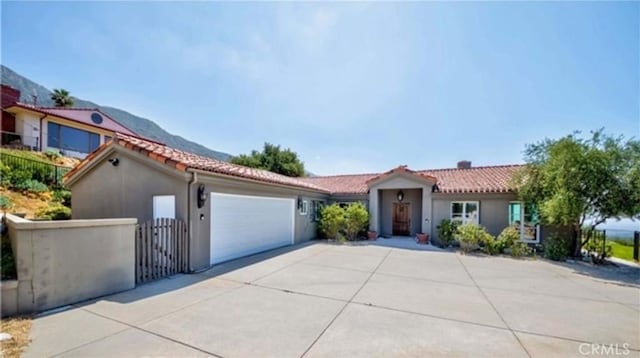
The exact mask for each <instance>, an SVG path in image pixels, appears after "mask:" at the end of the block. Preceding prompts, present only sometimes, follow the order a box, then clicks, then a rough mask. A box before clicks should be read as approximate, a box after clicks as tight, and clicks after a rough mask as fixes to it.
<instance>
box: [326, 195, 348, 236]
mask: <svg viewBox="0 0 640 358" xmlns="http://www.w3.org/2000/svg"><path fill="white" fill-rule="evenodd" d="M344 222H345V218H344V210H343V209H342V208H341V207H340V205H338V204H337V203H333V204H331V205H329V206H325V207H324V208H322V211H321V213H320V230H322V232H323V233H324V234H325V235H326V237H327V239H337V238H338V233H339V232H340V229H342V226H343V225H344Z"/></svg>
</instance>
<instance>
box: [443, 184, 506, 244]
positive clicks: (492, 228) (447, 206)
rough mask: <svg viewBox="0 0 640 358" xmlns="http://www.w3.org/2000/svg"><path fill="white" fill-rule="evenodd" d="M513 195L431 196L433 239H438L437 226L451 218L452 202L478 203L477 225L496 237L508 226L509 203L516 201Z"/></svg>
mask: <svg viewBox="0 0 640 358" xmlns="http://www.w3.org/2000/svg"><path fill="white" fill-rule="evenodd" d="M516 199H517V197H516V195H515V194H439V193H434V194H433V213H434V214H433V222H432V232H433V237H434V238H435V239H436V240H437V239H438V229H437V226H438V225H440V222H441V221H442V220H443V219H450V218H451V202H452V201H478V202H479V203H480V218H479V224H480V225H482V226H484V227H485V228H486V229H487V231H488V232H489V233H490V234H491V235H498V234H500V232H501V231H502V230H503V229H504V228H505V227H507V226H508V225H509V202H510V201H513V200H516Z"/></svg>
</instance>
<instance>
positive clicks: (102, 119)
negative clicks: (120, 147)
mask: <svg viewBox="0 0 640 358" xmlns="http://www.w3.org/2000/svg"><path fill="white" fill-rule="evenodd" d="M0 131H1V133H0V134H1V136H0V139H1V141H0V145H2V146H14V147H20V148H28V149H31V150H37V151H46V150H55V151H58V152H61V153H62V154H64V155H66V156H70V157H77V158H84V157H85V156H86V155H87V154H88V153H91V152H93V151H94V150H95V149H97V148H98V147H99V146H100V145H101V144H103V143H105V142H108V141H109V140H110V139H111V138H112V137H113V135H114V133H116V132H118V133H123V134H127V135H132V136H137V134H136V133H134V132H133V131H132V130H130V129H128V128H127V127H125V126H123V125H122V124H120V123H118V122H117V121H116V120H115V119H113V118H111V117H110V116H109V115H107V114H105V113H103V112H101V111H100V110H98V109H95V108H59V107H42V106H37V105H32V104H27V103H22V102H20V91H18V90H16V89H14V88H11V87H9V86H6V85H2V118H1V120H0Z"/></svg>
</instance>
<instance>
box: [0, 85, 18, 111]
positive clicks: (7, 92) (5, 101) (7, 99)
mask: <svg viewBox="0 0 640 358" xmlns="http://www.w3.org/2000/svg"><path fill="white" fill-rule="evenodd" d="M0 97H2V101H1V102H2V108H6V107H9V106H11V105H13V104H15V103H16V102H18V101H20V91H18V90H17V89H15V88H13V87H10V86H7V85H2V92H0Z"/></svg>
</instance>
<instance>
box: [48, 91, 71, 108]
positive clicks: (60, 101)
mask: <svg viewBox="0 0 640 358" xmlns="http://www.w3.org/2000/svg"><path fill="white" fill-rule="evenodd" d="M51 100H52V101H53V102H54V103H55V106H56V107H65V108H67V107H73V98H71V96H70V95H69V91H67V90H65V89H62V88H56V89H54V90H53V93H51Z"/></svg>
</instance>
